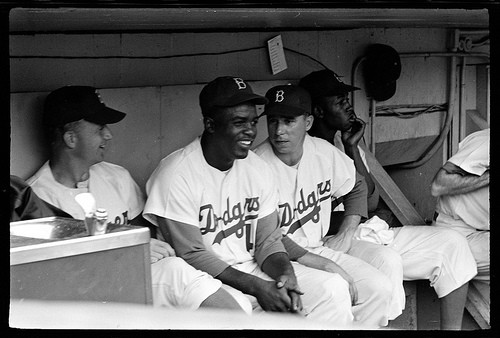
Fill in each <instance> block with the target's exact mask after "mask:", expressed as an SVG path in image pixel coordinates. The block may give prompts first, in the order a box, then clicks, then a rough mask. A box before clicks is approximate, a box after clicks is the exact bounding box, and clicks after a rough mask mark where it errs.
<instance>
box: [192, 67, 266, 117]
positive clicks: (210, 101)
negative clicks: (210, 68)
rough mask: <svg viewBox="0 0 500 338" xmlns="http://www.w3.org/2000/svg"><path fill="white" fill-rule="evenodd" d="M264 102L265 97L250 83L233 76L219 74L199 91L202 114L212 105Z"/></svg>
mask: <svg viewBox="0 0 500 338" xmlns="http://www.w3.org/2000/svg"><path fill="white" fill-rule="evenodd" d="M249 101H251V102H253V103H255V104H266V103H267V99H266V98H265V97H263V96H260V95H257V94H255V93H254V92H253V90H252V87H251V86H250V84H248V83H247V82H245V81H244V80H243V79H242V78H239V77H235V76H221V77H218V78H216V79H215V80H212V81H210V82H209V83H208V84H207V85H206V86H205V87H203V89H202V90H201V93H200V107H201V112H202V114H203V115H206V114H207V113H210V111H211V110H212V108H214V107H232V106H236V105H238V104H241V103H245V102H249Z"/></svg>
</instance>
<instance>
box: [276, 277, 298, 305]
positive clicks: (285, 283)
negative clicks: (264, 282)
mask: <svg viewBox="0 0 500 338" xmlns="http://www.w3.org/2000/svg"><path fill="white" fill-rule="evenodd" d="M276 287H277V288H278V289H281V288H285V289H286V290H287V293H288V296H290V299H291V306H290V309H289V311H290V312H293V313H301V312H302V310H303V309H304V307H303V306H302V300H301V299H300V296H301V295H303V294H304V293H303V292H302V291H300V289H299V285H298V284H297V278H296V277H295V275H291V276H290V275H281V276H279V277H278V279H277V280H276Z"/></svg>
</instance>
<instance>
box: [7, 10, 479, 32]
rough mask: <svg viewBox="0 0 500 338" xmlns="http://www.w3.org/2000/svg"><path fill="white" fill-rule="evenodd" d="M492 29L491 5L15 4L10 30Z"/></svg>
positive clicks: (11, 12) (11, 13)
mask: <svg viewBox="0 0 500 338" xmlns="http://www.w3.org/2000/svg"><path fill="white" fill-rule="evenodd" d="M368 27H372V28H394V27H401V28H421V27H424V28H460V29H488V28H489V13H488V10H487V9H460V8H453V9H428V8H427V9H422V8H420V9H418V8H414V9H401V8H13V9H11V11H10V16H9V31H10V33H11V34H29V33H70V32H105V33H106V32H154V31H160V32H162V31H207V30H212V31H217V30H221V31H227V30H265V29H268V30H279V29H281V30H284V29H296V30H301V29H303V30H311V29H313V30H322V29H354V28H368Z"/></svg>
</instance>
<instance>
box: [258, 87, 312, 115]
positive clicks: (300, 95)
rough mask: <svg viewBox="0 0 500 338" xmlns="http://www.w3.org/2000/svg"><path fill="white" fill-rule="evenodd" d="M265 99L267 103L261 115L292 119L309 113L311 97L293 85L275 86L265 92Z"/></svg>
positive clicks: (302, 89)
mask: <svg viewBox="0 0 500 338" xmlns="http://www.w3.org/2000/svg"><path fill="white" fill-rule="evenodd" d="M266 98H267V99H268V100H269V103H268V104H267V105H266V107H265V109H264V112H263V113H262V115H268V116H271V115H280V116H290V117H294V116H299V115H304V114H310V113H311V96H310V95H309V93H308V92H307V90H305V89H304V88H302V87H299V86H295V85H280V86H275V87H273V88H271V89H269V90H268V91H267V93H266ZM262 115H261V116H262Z"/></svg>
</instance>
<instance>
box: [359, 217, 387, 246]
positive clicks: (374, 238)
mask: <svg viewBox="0 0 500 338" xmlns="http://www.w3.org/2000/svg"><path fill="white" fill-rule="evenodd" d="M354 238H355V239H357V240H360V241H367V242H372V243H376V244H382V245H387V244H391V243H392V241H393V240H394V231H392V230H390V229H389V225H388V224H387V223H386V222H385V221H384V220H382V219H380V218H379V217H378V216H373V217H372V218H370V219H369V220H367V221H366V222H365V223H361V224H360V225H359V226H358V229H357V230H356V233H355V234H354Z"/></svg>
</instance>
